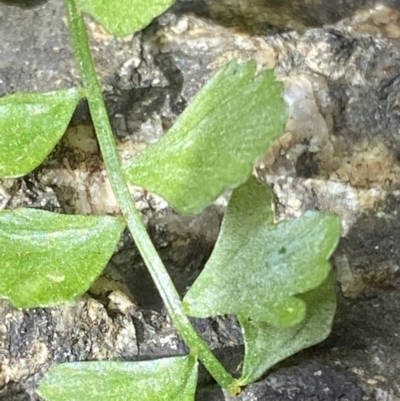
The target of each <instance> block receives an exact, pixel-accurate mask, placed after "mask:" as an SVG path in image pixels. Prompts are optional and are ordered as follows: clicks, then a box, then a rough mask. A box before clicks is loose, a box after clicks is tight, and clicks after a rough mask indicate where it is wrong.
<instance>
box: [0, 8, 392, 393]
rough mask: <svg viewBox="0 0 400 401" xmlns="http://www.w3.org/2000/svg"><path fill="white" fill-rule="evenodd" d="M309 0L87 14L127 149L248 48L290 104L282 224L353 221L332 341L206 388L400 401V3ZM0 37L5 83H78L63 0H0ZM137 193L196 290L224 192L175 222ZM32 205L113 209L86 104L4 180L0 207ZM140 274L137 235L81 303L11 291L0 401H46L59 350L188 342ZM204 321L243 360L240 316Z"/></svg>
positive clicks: (5, 306) (272, 163) (130, 355)
mask: <svg viewBox="0 0 400 401" xmlns="http://www.w3.org/2000/svg"><path fill="white" fill-rule="evenodd" d="M309 3H310V4H311V6H310V7H312V5H314V6H315V7H317V8H315V10H322V11H316V12H315V13H309V12H308V11H309V10H303V11H302V12H303V13H302V12H300V11H299V9H298V8H296V2H291V3H290V5H291V6H290V7H289V6H287V7H286V8H285V10H282V7H283V6H281V5H279V6H276V5H274V4H275V2H272V1H261V0H258V1H250V0H249V1H246V2H234V1H228V0H224V1H223V2H212V1H205V0H204V1H200V0H198V1H197V0H191V1H190V0H186V1H184V0H182V1H180V2H178V3H176V5H175V6H174V7H173V8H172V9H171V10H170V11H169V12H167V13H165V14H164V15H163V16H161V17H160V18H158V19H157V20H156V21H154V22H153V23H152V24H151V25H150V26H149V27H148V28H146V29H145V30H144V31H143V32H141V33H138V34H136V35H132V36H129V37H126V38H123V39H114V38H112V37H111V36H110V35H109V34H108V33H107V32H105V31H104V30H103V29H102V28H101V27H99V26H98V25H97V24H96V23H95V22H93V21H92V20H89V19H88V26H89V30H90V33H91V46H92V49H93V55H94V59H95V63H96V68H97V71H98V72H99V76H100V78H101V82H102V86H103V90H104V93H105V97H106V101H107V106H108V110H109V113H110V116H111V120H112V124H113V127H114V131H115V134H116V137H117V139H118V141H119V149H120V153H121V156H122V158H123V159H127V158H129V157H130V156H131V155H132V154H134V153H135V152H137V151H139V150H141V149H143V148H144V147H145V146H147V145H148V144H149V143H152V142H154V141H156V140H157V139H158V138H159V137H160V136H161V135H162V134H163V133H164V132H166V131H167V130H168V128H169V127H170V126H171V125H172V124H173V122H174V121H175V119H176V118H177V116H178V115H179V114H180V112H181V111H182V110H183V109H184V108H185V106H186V105H187V104H188V102H189V101H190V100H191V99H192V98H193V96H194V95H195V94H196V92H197V91H198V90H199V88H200V87H202V85H203V84H204V83H205V82H206V81H207V79H208V78H209V77H210V76H211V75H212V74H213V73H214V72H215V71H216V70H217V69H218V68H219V67H220V66H222V65H223V64H225V63H226V62H228V61H229V60H231V59H233V58H236V59H239V60H241V61H244V60H248V59H251V58H254V59H255V60H256V61H257V63H258V66H259V69H263V68H275V69H276V72H277V76H278V78H279V79H282V80H283V81H284V82H285V87H286V90H285V98H286V100H287V101H288V103H289V105H290V120H289V122H288V125H287V129H286V133H285V135H284V136H283V137H281V138H280V139H279V140H278V141H277V142H276V143H275V144H274V146H273V147H272V149H271V150H270V151H269V152H268V154H266V155H265V156H264V157H263V158H262V159H261V160H260V161H259V163H258V165H257V174H258V176H259V178H260V179H262V180H264V181H265V182H268V183H269V184H272V185H273V189H274V192H275V194H276V196H277V199H276V210H277V217H278V219H284V218H289V217H295V216H298V215H300V214H301V213H302V212H304V211H305V210H308V209H315V208H317V209H320V210H323V211H327V212H334V213H337V214H339V215H340V216H341V218H342V222H343V238H342V240H341V243H340V245H339V247H338V249H337V251H336V252H335V254H334V256H333V258H332V261H333V263H334V266H335V271H336V275H337V282H338V296H339V307H338V313H337V316H336V321H335V325H334V328H333V331H332V334H331V336H330V337H329V338H328V339H327V340H326V341H325V342H324V343H322V344H320V345H319V346H317V347H313V348H312V349H310V350H306V351H303V352H302V353H300V354H298V355H296V356H294V357H292V358H289V359H288V360H286V361H284V362H283V363H281V364H280V365H278V366H277V367H276V368H274V369H273V371H272V372H270V374H268V375H267V376H266V377H265V379H264V380H261V381H260V382H258V383H254V384H252V385H250V386H248V387H247V388H246V389H245V390H244V391H243V392H242V393H241V394H240V395H239V396H237V397H236V398H232V397H230V396H229V395H227V394H224V393H223V392H222V391H221V390H220V389H218V388H217V387H215V384H214V383H213V382H212V380H211V379H210V378H209V377H208V376H207V375H206V374H203V375H202V376H201V380H200V388H199V391H198V399H199V400H204V401H205V400H233V399H235V400H236V399H237V400H242V401H245V400H246V401H250V400H251V401H256V400H271V401H279V400H296V401H301V400H304V401H306V400H307V401H308V400H324V401H325V400H327V401H328V400H332V401H333V400H349V401H350V400H352V401H353V400H354V401H359V400H365V401H396V400H399V399H400V380H399V374H398V373H399V371H400V366H399V362H398V361H400V321H399V317H398V316H399V313H398V310H399V309H400V288H399V276H400V273H399V258H400V256H399V251H398V250H397V248H398V247H397V246H396V244H397V239H398V238H399V233H400V229H399V228H400V224H399V223H398V217H397V216H398V210H399V207H400V203H399V199H400V192H399V189H400V185H399V184H400V174H399V173H400V166H399V152H398V149H399V140H400V137H399V123H400V113H399V105H400V100H399V93H400V90H399V89H400V78H399V75H398V69H399V66H400V25H399V22H398V21H400V12H399V11H397V10H398V7H399V4H398V2H397V1H391V2H387V3H385V4H376V3H375V2H371V3H370V2H365V1H360V2H358V1H354V2H345V3H346V4H347V6H346V7H349V8H345V7H344V6H343V8H340V5H341V3H342V2H340V1H339V2H337V7H336V8H335V10H342V11H338V12H336V13H333V14H332V13H330V11H332V8H331V7H329V6H328V5H327V3H326V2H325V1H315V2H309ZM331 3H332V2H329V4H331ZM359 3H360V4H359ZM217 4H218V7H217ZM277 4H278V3H277ZM279 4H283V3H281V2H279ZM285 4H289V3H285ZM359 5H361V6H363V8H361V10H359V11H356V9H357V8H358V6H359ZM260 7H261V8H260ZM268 7H272V9H274V10H275V11H274V12H273V13H271V12H270V8H268ZM311 9H312V8H311ZM266 10H267V11H268V10H269V11H268V12H267V11H266ZM261 11H262V12H261ZM271 16H272V17H271ZM310 16H312V17H310ZM267 17H268V18H272V19H268V18H267ZM254 18H256V19H255V20H254ZM323 24H325V25H323ZM329 24H330V25H329ZM333 24H334V25H333ZM310 27H314V28H310ZM277 28H279V29H277ZM292 28H295V29H297V30H298V31H292V30H291V29H292ZM281 29H284V31H283V32H282V31H281ZM0 37H1V43H0V96H3V95H5V94H9V93H14V92H16V91H25V92H26V91H29V92H43V91H49V90H53V89H58V88H64V87H71V86H74V85H77V84H79V77H78V71H77V68H76V65H75V63H74V61H73V58H72V53H71V49H70V45H69V39H68V32H67V28H66V24H65V18H64V11H63V5H62V1H61V0H50V1H48V2H47V3H45V4H43V5H41V6H40V7H38V8H33V9H23V8H18V7H9V6H7V5H4V4H1V3H0ZM132 193H133V196H134V197H135V200H136V202H137V205H138V207H139V209H140V210H141V212H142V214H143V219H144V221H145V222H146V224H147V226H148V229H149V231H150V233H151V235H152V237H153V239H154V241H155V243H156V245H157V247H158V249H159V251H160V254H161V256H162V258H163V260H164V261H165V263H166V265H167V267H168V268H169V270H170V272H171V275H172V277H173V279H174V281H175V282H176V284H177V287H178V290H179V291H180V292H181V293H184V292H185V290H186V289H187V287H188V286H189V285H190V284H191V283H192V282H193V280H194V279H195V278H196V276H197V275H198V274H199V272H200V270H201V267H202V266H203V265H204V263H205V261H206V260H207V258H208V256H209V254H210V252H211V250H212V247H213V243H214V242H215V239H216V237H217V234H218V228H219V223H220V221H221V213H222V209H223V204H224V200H223V199H222V200H221V202H220V203H219V204H218V205H215V206H212V207H210V208H208V209H207V210H206V211H204V212H203V213H202V214H201V215H198V216H192V217H180V216H178V215H176V214H175V213H174V212H173V211H171V210H170V209H169V208H168V207H167V205H166V204H165V202H164V201H163V200H162V199H160V198H158V197H156V196H153V195H149V194H147V193H145V192H143V191H142V190H140V189H137V188H132ZM27 205H29V206H31V207H42V208H45V209H48V210H56V211H63V212H68V213H83V214H87V213H95V214H103V213H117V212H118V211H119V208H118V205H117V204H116V202H115V199H114V197H113V195H112V192H111V189H110V187H109V184H108V181H107V177H106V174H105V171H104V167H103V165H102V161H101V157H100V155H99V151H98V147H97V142H96V140H95V137H94V134H93V131H92V128H91V126H90V118H89V115H88V111H87V107H86V105H85V104H84V103H82V104H81V105H80V106H79V108H78V110H77V112H76V114H75V116H74V119H73V122H72V124H71V127H70V129H69V130H68V132H67V133H66V135H65V136H64V138H63V140H62V142H61V143H60V145H59V146H57V148H56V149H55V151H54V152H53V153H52V155H50V157H49V158H48V160H47V161H46V162H45V163H44V165H43V166H41V167H40V168H38V169H37V170H36V171H35V172H33V173H32V174H29V175H28V176H27V177H24V178H23V179H13V180H3V181H2V182H1V183H0V209H2V208H5V207H7V208H15V207H18V206H27ZM132 266H133V267H132ZM146 274H147V273H146V271H145V269H144V266H143V262H142V261H141V259H140V256H139V255H138V252H137V250H136V249H135V247H134V245H133V244H132V241H131V239H130V238H129V236H128V235H126V236H124V238H123V240H122V241H121V244H120V247H119V250H118V252H116V254H115V255H114V258H113V259H112V261H111V263H110V265H109V266H108V267H107V271H106V273H105V275H104V276H103V277H101V278H100V279H99V281H98V282H96V283H95V285H94V286H93V287H92V289H91V290H90V291H89V292H88V294H87V295H85V296H84V297H83V298H81V299H79V300H77V301H76V302H75V303H73V304H71V305H66V306H60V307H57V308H47V309H35V310H31V311H18V310H16V309H14V308H12V307H11V306H10V305H9V303H8V302H7V301H1V303H0V399H2V400H3V399H4V400H7V401H9V400H10V401H13V400H26V401H28V400H29V401H31V400H39V397H38V396H37V395H36V394H35V388H36V387H37V385H38V383H39V381H40V379H41V377H42V376H43V374H44V372H45V371H46V370H47V369H48V368H49V366H51V365H52V364H53V363H59V362H63V361H72V360H93V359H126V360H135V359H137V358H142V357H154V356H161V355H170V354H175V353H184V352H186V349H185V346H184V344H183V343H182V341H181V339H180V338H179V336H178V335H177V333H176V331H175V329H174V328H173V326H172V325H171V322H170V321H169V318H168V317H167V316H166V315H165V312H164V310H163V308H162V305H161V302H160V300H159V298H158V296H157V294H156V292H155V289H154V287H153V285H152V283H151V280H150V278H149V277H148V276H147V275H146ZM138 277H140V281H139V280H138ZM196 327H197V328H198V329H199V331H200V332H201V333H202V335H204V336H205V337H206V338H207V339H208V340H209V341H210V342H211V344H212V347H213V348H215V349H217V350H218V351H217V352H218V353H219V354H220V355H221V357H222V358H223V360H224V361H225V362H226V363H227V364H228V365H229V366H230V368H231V369H232V371H235V369H236V368H237V365H238V361H239V360H240V357H241V352H242V351H241V350H240V345H241V337H240V331H239V328H238V326H237V324H236V322H235V320H234V319H231V318H229V317H228V318H221V319H217V321H214V322H212V323H211V322H209V321H197V322H196Z"/></svg>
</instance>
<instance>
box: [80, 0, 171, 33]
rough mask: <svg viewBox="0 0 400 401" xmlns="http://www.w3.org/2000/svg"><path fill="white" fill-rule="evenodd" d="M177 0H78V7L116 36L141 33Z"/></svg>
mask: <svg viewBox="0 0 400 401" xmlns="http://www.w3.org/2000/svg"><path fill="white" fill-rule="evenodd" d="M174 2H175V0H122V1H121V0H120V1H118V2H115V1H110V0H76V3H77V4H78V6H79V7H80V8H81V9H82V10H83V11H86V12H88V13H89V14H91V15H92V16H93V17H94V18H95V19H96V20H97V21H98V22H100V24H101V25H103V27H104V28H105V29H106V30H107V31H108V32H110V33H111V34H112V35H115V36H126V35H129V34H131V33H134V32H137V31H140V30H141V29H143V28H145V27H146V26H147V25H149V24H150V22H151V21H152V20H153V19H154V18H156V17H158V16H159V15H160V14H162V13H163V12H164V11H166V10H167V9H168V8H169V7H170V6H172V4H174Z"/></svg>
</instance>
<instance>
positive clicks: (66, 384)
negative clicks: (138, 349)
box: [38, 356, 197, 401]
mask: <svg viewBox="0 0 400 401" xmlns="http://www.w3.org/2000/svg"><path fill="white" fill-rule="evenodd" d="M196 385H197V360H196V359H195V358H193V357H191V356H184V357H182V356H180V357H173V358H163V359H156V360H153V361H142V362H81V363H67V364H63V365H58V366H55V367H54V368H52V369H50V371H49V372H48V373H47V375H46V376H45V378H44V380H43V382H42V383H41V385H40V387H39V390H38V392H39V394H40V396H41V397H42V398H44V399H45V400H47V401H70V400H74V401H135V400H138V401H193V400H194V395H195V391H196Z"/></svg>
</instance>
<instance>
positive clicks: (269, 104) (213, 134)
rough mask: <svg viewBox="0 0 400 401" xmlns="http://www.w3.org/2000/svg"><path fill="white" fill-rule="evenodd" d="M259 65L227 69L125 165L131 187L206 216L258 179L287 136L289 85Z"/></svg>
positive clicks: (209, 83)
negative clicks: (232, 191) (256, 167)
mask: <svg viewBox="0 0 400 401" xmlns="http://www.w3.org/2000/svg"><path fill="white" fill-rule="evenodd" d="M255 70H256V64H255V62H252V61H251V62H247V63H243V64H237V63H236V62H231V63H229V64H228V65H226V66H224V67H223V68H222V69H221V70H220V71H219V72H218V73H217V74H216V75H215V76H214V77H213V78H212V79H211V80H210V81H209V82H208V83H207V84H206V85H205V87H204V88H203V89H202V90H201V91H200V92H199V93H198V95H197V96H196V98H195V99H194V101H193V102H192V103H191V104H190V105H189V106H188V107H187V108H186V110H185V111H184V112H183V113H182V115H181V116H180V117H179V119H178V121H177V122H176V123H175V125H174V126H173V127H172V128H171V129H170V130H169V132H168V133H167V134H166V135H164V136H163V137H162V138H161V139H160V140H159V141H158V142H156V143H155V144H153V145H150V146H149V147H148V148H146V149H145V150H144V151H143V152H141V153H139V154H138V155H136V156H135V157H133V158H132V159H131V160H130V161H129V162H128V164H127V165H126V166H125V171H126V175H127V178H128V180H129V181H130V183H132V184H134V185H138V186H142V187H144V188H146V189H147V190H149V191H152V192H155V193H157V194H159V195H161V196H163V197H164V198H165V199H166V200H167V201H168V203H169V204H170V205H171V206H172V207H173V208H175V209H176V210H177V211H178V212H181V213H199V212H201V211H202V210H203V209H204V208H205V207H206V206H208V205H209V204H210V203H212V202H213V201H214V200H215V199H216V198H217V197H218V196H219V195H220V194H221V193H222V192H223V191H224V190H225V189H226V188H235V187H237V186H238V185H240V184H242V183H243V182H245V181H246V180H247V179H248V177H249V176H250V174H251V172H252V168H253V163H254V161H255V160H256V159H257V158H258V157H259V156H261V155H262V154H264V153H265V152H266V151H267V149H268V147H269V146H270V144H271V142H272V141H273V140H274V139H275V138H277V137H278V136H279V135H280V134H282V133H283V132H284V128H285V123H286V120H287V110H286V104H285V102H284V100H283V98H282V93H283V84H282V83H281V82H276V81H275V77H274V73H273V71H264V72H262V73H260V74H258V75H254V74H255Z"/></svg>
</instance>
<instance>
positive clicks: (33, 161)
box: [0, 88, 81, 177]
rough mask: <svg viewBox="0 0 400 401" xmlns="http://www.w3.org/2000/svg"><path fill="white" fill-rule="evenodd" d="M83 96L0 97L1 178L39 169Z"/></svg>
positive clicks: (69, 92)
mask: <svg viewBox="0 0 400 401" xmlns="http://www.w3.org/2000/svg"><path fill="white" fill-rule="evenodd" d="M80 98H81V95H80V93H79V90H78V89H76V88H74V89H68V90H60V91H56V92H50V93H44V94H27V93H17V94H15V95H9V96H5V97H2V98H0V132H1V135H0V177H20V176H22V175H25V174H28V173H29V172H30V171H32V170H33V169H34V168H36V167H37V166H38V165H39V164H40V163H42V161H43V160H44V159H45V158H46V157H47V156H48V155H49V153H50V152H51V151H52V150H53V148H54V146H55V145H56V144H57V142H58V141H59V140H60V138H61V137H62V135H63V134H64V132H65V130H66V128H67V126H68V123H69V121H70V120H71V117H72V114H73V112H74V111H75V108H76V105H77V104H78V101H79V99H80Z"/></svg>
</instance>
